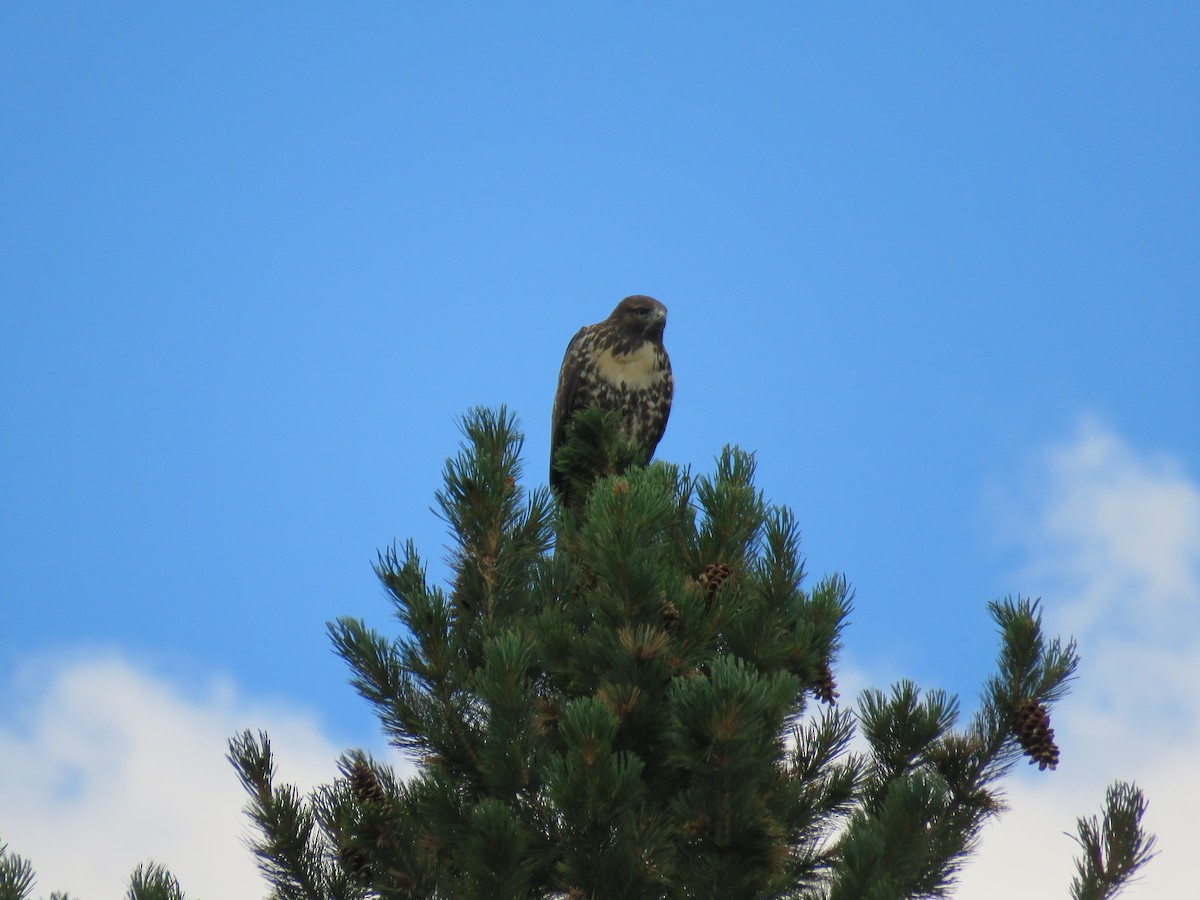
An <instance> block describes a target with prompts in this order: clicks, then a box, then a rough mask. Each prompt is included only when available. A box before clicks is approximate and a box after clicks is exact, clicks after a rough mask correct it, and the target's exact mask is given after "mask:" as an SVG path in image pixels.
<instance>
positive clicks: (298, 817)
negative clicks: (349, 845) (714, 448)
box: [228, 731, 331, 900]
mask: <svg viewBox="0 0 1200 900" xmlns="http://www.w3.org/2000/svg"><path fill="white" fill-rule="evenodd" d="M228 759H229V761H230V762H231V763H233V766H234V768H235V769H236V770H237V773H238V777H239V778H240V779H241V782H242V786H243V787H245V789H246V791H247V792H248V793H249V794H250V801H249V803H248V804H247V807H246V814H247V815H248V816H249V817H250V819H251V821H253V822H254V824H255V825H256V826H257V828H258V830H259V833H260V835H261V837H260V838H258V839H255V840H251V841H250V849H251V850H252V851H253V853H254V855H255V856H257V857H258V864H259V868H260V869H261V870H262V872H263V875H264V876H265V877H266V878H267V880H268V881H270V882H271V884H272V885H274V887H275V890H274V893H273V895H272V896H273V898H278V900H326V898H329V897H330V896H331V895H330V892H329V890H328V886H329V882H330V881H331V878H330V875H331V873H330V871H329V868H328V865H327V863H326V855H327V854H326V849H325V847H324V845H323V842H322V840H321V835H320V833H319V832H317V831H316V824H317V823H316V819H315V817H314V815H313V813H312V810H311V809H309V808H308V806H307V804H305V803H303V801H302V800H301V799H300V797H299V794H298V792H297V791H296V789H295V788H294V787H292V786H291V785H282V786H279V787H276V786H275V785H274V783H273V782H274V777H275V763H274V759H273V758H272V755H271V742H270V740H269V739H268V737H267V735H266V732H259V734H258V737H257V738H256V737H255V736H254V735H253V734H251V733H250V732H249V731H244V732H242V734H241V735H239V736H238V737H235V738H232V739H230V741H229V754H228Z"/></svg>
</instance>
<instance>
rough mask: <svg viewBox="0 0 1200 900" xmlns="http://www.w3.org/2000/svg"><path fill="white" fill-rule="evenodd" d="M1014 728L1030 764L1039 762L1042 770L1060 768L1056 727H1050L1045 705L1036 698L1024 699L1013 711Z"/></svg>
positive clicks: (1038, 764) (1014, 732)
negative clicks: (1055, 737)
mask: <svg viewBox="0 0 1200 900" xmlns="http://www.w3.org/2000/svg"><path fill="white" fill-rule="evenodd" d="M1012 730H1013V734H1014V735H1015V736H1016V738H1017V740H1018V741H1019V742H1020V744H1021V749H1022V750H1024V751H1025V755H1026V756H1028V757H1029V764H1030V765H1033V764H1034V763H1037V767H1038V768H1039V769H1042V770H1045V769H1056V768H1058V745H1057V744H1055V743H1054V729H1053V728H1051V727H1050V714H1049V713H1048V712H1047V711H1046V707H1045V706H1043V705H1042V704H1040V703H1038V702H1036V701H1034V700H1029V699H1026V700H1022V701H1021V702H1020V703H1018V704H1017V708H1016V710H1015V711H1014V712H1013V717H1012Z"/></svg>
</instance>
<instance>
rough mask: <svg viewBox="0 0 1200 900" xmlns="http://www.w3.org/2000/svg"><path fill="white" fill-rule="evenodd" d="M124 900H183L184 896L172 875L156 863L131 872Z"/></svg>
mask: <svg viewBox="0 0 1200 900" xmlns="http://www.w3.org/2000/svg"><path fill="white" fill-rule="evenodd" d="M125 900H184V894H183V890H182V889H181V888H180V887H179V881H178V880H177V879H176V878H175V876H174V875H172V874H171V873H170V872H168V871H167V870H166V869H165V868H163V867H162V866H160V865H158V864H157V863H147V864H143V865H139V866H138V867H137V868H136V869H134V870H133V875H132V876H131V877H130V879H129V890H128V891H126V893H125Z"/></svg>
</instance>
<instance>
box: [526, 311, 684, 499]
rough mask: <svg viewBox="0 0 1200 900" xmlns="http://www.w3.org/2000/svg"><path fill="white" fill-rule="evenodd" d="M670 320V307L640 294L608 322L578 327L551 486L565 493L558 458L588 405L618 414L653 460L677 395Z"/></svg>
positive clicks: (559, 399) (567, 367)
mask: <svg viewBox="0 0 1200 900" xmlns="http://www.w3.org/2000/svg"><path fill="white" fill-rule="evenodd" d="M666 318H667V309H666V307H665V306H663V305H662V304H661V303H659V302H658V301H657V300H655V299H654V298H653V297H646V296H643V295H641V294H635V295H634V296H631V297H626V298H625V299H624V300H622V301H621V302H620V303H619V304H617V308H616V309H614V310H613V311H612V315H610V316H609V317H608V318H607V319H605V320H604V321H603V322H597V323H596V324H595V325H586V326H584V327H583V328H581V329H579V331H578V332H577V333H576V334H575V337H573V338H572V339H571V343H570V344H568V345H567V352H566V354H565V355H564V356H563V363H562V369H561V370H560V371H559V374H558V389H557V391H556V392H555V395H554V412H553V414H552V417H551V431H550V434H551V437H550V483H551V485H553V486H554V487H555V488H556V489H557V490H559V491H560V493H561V492H562V491H563V490H564V489H565V484H564V482H565V479H564V477H563V476H562V474H561V473H559V472H558V471H557V470H556V469H555V468H554V456H555V454H556V453H557V452H558V448H559V447H561V446H562V445H563V442H564V441H565V440H566V434H567V425H568V424H569V423H570V421H571V418H572V416H574V415H575V413H577V412H578V411H579V410H581V409H584V408H586V407H588V406H599V407H601V408H603V409H610V410H617V411H619V412H620V414H621V417H622V420H623V423H624V430H625V434H626V436H627V437H628V438H629V439H630V440H632V441H633V442H634V443H636V444H638V445H639V446H640V447H641V448H642V450H643V453H644V456H645V462H647V463H648V462H650V459H651V457H653V455H654V449H655V447H657V446H658V442H659V441H660V440H662V436H663V432H664V431H665V430H666V427H667V418H668V417H669V416H670V414H671V397H672V394H673V393H674V381H673V379H672V376H671V359H670V357H669V356H667V351H666V348H665V347H664V346H663V329H664V327H665V326H666Z"/></svg>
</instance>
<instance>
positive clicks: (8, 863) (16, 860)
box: [0, 844, 184, 900]
mask: <svg viewBox="0 0 1200 900" xmlns="http://www.w3.org/2000/svg"><path fill="white" fill-rule="evenodd" d="M35 882H36V879H35V878H34V874H33V865H32V864H31V863H30V862H29V861H28V860H26V859H22V858H21V857H20V856H17V855H16V854H15V853H10V852H9V851H8V847H7V846H6V845H4V844H0V900H27V898H29V897H30V896H32V894H33V885H34V883H35ZM125 897H126V900H184V893H183V891H182V890H180V887H179V882H178V881H176V880H175V877H174V876H173V875H171V873H170V872H168V871H167V870H166V869H164V868H163V867H162V866H160V865H157V864H155V863H147V864H144V865H139V866H138V867H137V868H136V869H135V870H134V872H133V875H132V876H131V877H130V880H129V890H128V891H127V892H126V894H125ZM50 900H71V898H70V897H69V896H68V895H67V894H65V893H62V892H60V891H53V892H51V894H50Z"/></svg>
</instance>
